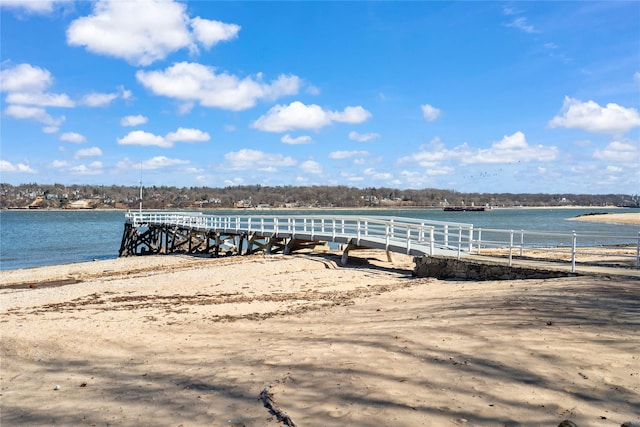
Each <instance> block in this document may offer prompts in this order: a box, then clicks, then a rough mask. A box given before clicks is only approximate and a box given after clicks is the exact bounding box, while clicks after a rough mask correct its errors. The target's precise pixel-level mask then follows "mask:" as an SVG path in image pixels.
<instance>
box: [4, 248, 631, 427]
mask: <svg viewBox="0 0 640 427" xmlns="http://www.w3.org/2000/svg"><path fill="white" fill-rule="evenodd" d="M354 255H355V256H359V255H358V253H357V252H355V253H354ZM360 256H361V258H359V259H354V258H352V263H351V265H349V266H348V267H345V268H343V267H338V266H337V264H336V261H337V259H338V257H337V255H331V254H324V255H295V256H288V257H285V256H270V257H264V256H251V257H235V258H224V259H205V258H202V259H197V258H191V257H181V256H164V257H163V256H156V257H137V258H126V259H118V260H111V261H98V262H94V263H86V264H74V265H70V266H57V267H44V268H38V269H27V270H16V271H8V272H2V275H0V302H1V309H2V311H1V313H0V322H1V323H0V324H1V331H2V342H1V346H0V349H1V356H2V370H1V391H0V393H1V411H2V412H1V419H0V424H1V425H2V426H3V427H7V426H44V425H47V426H49V425H64V426H80V425H81V426H94V425H95V426H107V425H117V426H180V425H182V426H277V425H283V423H279V422H278V419H277V417H275V416H274V415H272V414H270V413H269V411H268V410H267V409H266V408H265V407H264V406H263V404H262V401H260V399H259V395H260V393H261V392H262V391H263V390H266V391H267V392H268V393H269V394H270V395H271V396H272V397H273V399H274V400H275V402H276V404H277V406H278V407H279V408H280V409H282V410H283V411H284V412H286V414H287V415H288V416H290V417H291V420H293V422H295V424H296V425H297V426H383V425H384V426H387V425H388V426H461V425H465V426H557V425H558V423H559V422H560V421H562V420H564V419H572V420H574V421H575V422H576V423H577V425H578V426H619V425H620V424H621V423H623V422H625V421H636V422H637V421H640V405H639V403H640V352H639V351H638V349H639V348H640V334H639V333H638V331H639V330H640V283H639V282H638V281H637V280H633V279H626V278H607V277H571V278H563V279H552V280H528V281H525V280H520V281H502V282H498V281H495V282H494V281H486V282H453V281H438V280H434V279H417V278H413V277H412V276H411V268H412V266H413V264H412V262H411V260H410V259H409V258H408V257H397V256H396V259H395V261H394V262H393V263H389V262H386V257H385V255H384V253H379V252H366V253H362V254H361V255H360Z"/></svg>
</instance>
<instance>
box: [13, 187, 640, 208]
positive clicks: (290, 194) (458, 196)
mask: <svg viewBox="0 0 640 427" xmlns="http://www.w3.org/2000/svg"><path fill="white" fill-rule="evenodd" d="M140 202H141V200H140V188H139V187H133V186H118V185H110V186H104V185H63V184H51V185H45V184H36V183H32V184H21V185H17V186H13V185H10V184H2V183H0V208H3V209H8V208H32V209H35V208H68V209H74V208H75V209H81V208H84V209H91V208H94V209H95V208H101V209H108V208H117V209H132V208H138V207H139V206H140ZM639 203H640V199H639V197H638V196H637V195H629V194H544V193H537V194H533V193H520V194H519V193H462V192H458V191H454V190H442V189H434V188H425V189H421V190H399V189H394V188H386V187H379V188H376V187H370V188H356V187H347V186H277V187H267V186H261V185H244V186H233V187H224V188H211V187H182V188H178V187H169V186H151V187H144V188H143V189H142V204H143V207H144V208H145V209H193V208H204V209H214V208H234V207H243V208H256V207H258V208H259V207H263V208H267V207H269V208H310V207H314V208H331V207H343V208H364V207H398V208H411V207H446V206H493V207H513V206H550V207H553V206H573V205H580V206H634V207H638V206H639Z"/></svg>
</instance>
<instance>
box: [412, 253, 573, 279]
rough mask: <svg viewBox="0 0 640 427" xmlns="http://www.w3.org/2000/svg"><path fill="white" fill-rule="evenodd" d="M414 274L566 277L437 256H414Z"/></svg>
mask: <svg viewBox="0 0 640 427" xmlns="http://www.w3.org/2000/svg"><path fill="white" fill-rule="evenodd" d="M414 262H415V265H416V267H415V270H414V274H415V275H416V276H417V277H434V278H437V279H450V280H514V279H548V278H554V277H567V276H571V275H575V274H571V273H569V272H565V271H554V270H546V269H539V268H526V267H515V266H514V267H509V266H508V265H504V264H498V263H494V262H491V261H483V262H479V261H474V260H464V259H460V260H459V259H455V258H446V257H439V256H422V257H415V258H414Z"/></svg>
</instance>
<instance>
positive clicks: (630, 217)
mask: <svg viewBox="0 0 640 427" xmlns="http://www.w3.org/2000/svg"><path fill="white" fill-rule="evenodd" d="M569 220H571V221H584V222H601V223H609V224H627V225H640V212H629V213H605V214H589V215H580V216H577V217H574V218H569Z"/></svg>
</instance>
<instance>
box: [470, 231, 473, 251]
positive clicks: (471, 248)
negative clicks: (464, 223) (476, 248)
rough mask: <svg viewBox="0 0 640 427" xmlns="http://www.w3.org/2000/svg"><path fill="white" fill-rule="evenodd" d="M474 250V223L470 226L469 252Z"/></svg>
mask: <svg viewBox="0 0 640 427" xmlns="http://www.w3.org/2000/svg"><path fill="white" fill-rule="evenodd" d="M471 252H473V225H471V227H469V253H471Z"/></svg>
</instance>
